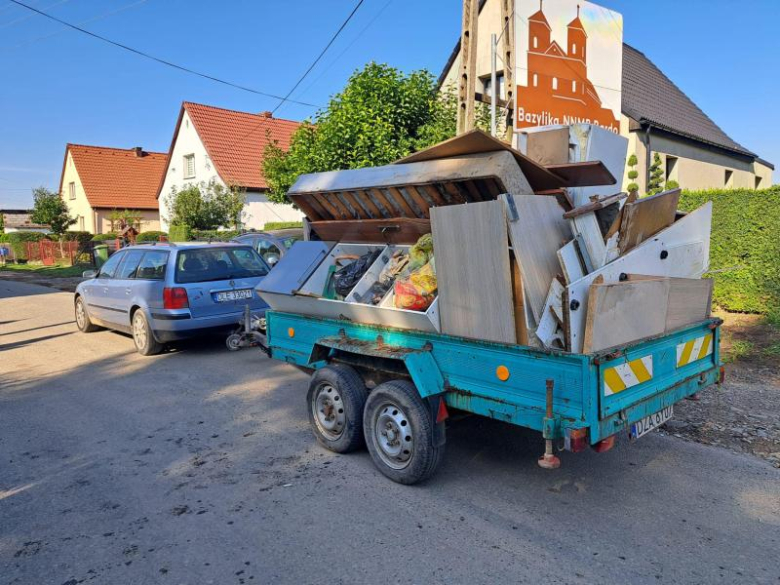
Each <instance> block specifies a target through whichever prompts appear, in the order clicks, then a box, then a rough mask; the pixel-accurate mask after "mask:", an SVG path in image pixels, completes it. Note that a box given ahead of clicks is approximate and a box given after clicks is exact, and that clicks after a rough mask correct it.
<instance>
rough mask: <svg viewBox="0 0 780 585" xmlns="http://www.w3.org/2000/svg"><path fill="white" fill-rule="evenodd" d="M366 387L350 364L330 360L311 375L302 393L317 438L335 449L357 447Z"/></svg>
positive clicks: (337, 450)
mask: <svg viewBox="0 0 780 585" xmlns="http://www.w3.org/2000/svg"><path fill="white" fill-rule="evenodd" d="M367 395H368V389H367V388H366V385H365V384H364V383H363V378H361V377H360V374H358V373H357V372H356V371H355V370H354V369H353V368H351V367H349V366H346V365H343V364H332V365H329V366H325V367H324V368H321V369H319V370H317V371H316V372H315V373H314V375H313V376H312V377H311V382H310V383H309V392H308V393H307V395H306V405H307V411H308V413H309V425H310V426H311V430H312V432H313V433H314V436H315V437H316V438H317V441H318V442H319V443H320V444H321V445H322V446H323V447H325V448H326V449H329V450H330V451H334V452H336V453H349V452H350V451H356V450H357V449H361V448H362V447H363V446H364V444H365V440H364V439H363V407H364V406H365V404H366V396H367Z"/></svg>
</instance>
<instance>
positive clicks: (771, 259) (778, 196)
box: [680, 186, 780, 315]
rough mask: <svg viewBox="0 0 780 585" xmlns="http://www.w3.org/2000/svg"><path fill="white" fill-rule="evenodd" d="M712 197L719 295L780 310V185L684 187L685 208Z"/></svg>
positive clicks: (753, 308) (735, 304)
mask: <svg viewBox="0 0 780 585" xmlns="http://www.w3.org/2000/svg"><path fill="white" fill-rule="evenodd" d="M707 201H712V240H711V244H710V270H711V271H715V270H722V272H717V273H715V274H714V275H713V277H714V278H715V293H714V301H715V302H716V303H717V304H718V305H719V306H721V307H723V308H724V309H726V310H729V311H736V312H745V313H761V314H770V315H772V314H778V313H780V261H779V259H780V186H775V187H771V188H769V189H764V190H761V191H753V190H749V189H731V190H723V191H721V190H711V191H684V192H683V193H682V197H681V198H680V209H682V210H685V211H691V210H693V209H696V208H697V207H699V206H700V205H702V204H704V203H705V202H707Z"/></svg>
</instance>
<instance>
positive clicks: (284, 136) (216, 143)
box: [157, 102, 303, 229]
mask: <svg viewBox="0 0 780 585" xmlns="http://www.w3.org/2000/svg"><path fill="white" fill-rule="evenodd" d="M298 126H300V123H299V122H294V121H292V120H284V119H281V118H274V117H272V115H271V113H270V112H264V113H260V114H253V113H249V112H239V111H236V110H228V109H225V108H217V107H214V106H207V105H203V104H195V103H192V102H184V103H182V105H181V109H180V110H179V118H178V120H177V122H176V128H175V130H174V134H173V140H172V141H171V147H170V150H169V151H168V164H167V167H166V169H165V173H164V175H163V177H162V180H161V181H160V184H159V188H158V191H157V197H158V199H159V202H160V211H161V219H162V225H163V229H167V227H168V219H169V218H168V217H167V216H168V215H169V213H168V201H169V198H170V196H171V193H172V192H173V191H174V190H176V191H180V190H182V189H184V188H187V187H189V186H192V185H197V186H200V187H205V186H207V185H208V184H209V183H210V182H212V181H213V182H215V183H217V184H221V185H223V186H228V185H232V186H236V187H240V188H242V189H245V190H246V193H247V202H246V207H245V209H244V217H243V218H242V219H243V223H244V227H245V228H248V229H263V227H264V226H265V224H266V223H268V222H273V221H300V220H301V218H302V217H303V215H302V214H301V213H300V212H299V211H298V210H297V209H294V208H293V207H292V206H291V205H280V204H277V203H271V202H270V201H269V200H268V197H267V196H266V193H267V192H268V184H267V183H266V181H265V177H263V168H262V167H263V157H264V155H265V149H266V146H267V145H268V144H269V143H276V144H277V145H278V146H279V147H280V148H282V149H285V150H286V149H287V148H289V146H290V140H291V139H292V135H293V133H294V132H295V130H296V129H297V128H298Z"/></svg>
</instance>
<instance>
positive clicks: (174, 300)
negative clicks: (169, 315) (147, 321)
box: [163, 287, 190, 309]
mask: <svg viewBox="0 0 780 585" xmlns="http://www.w3.org/2000/svg"><path fill="white" fill-rule="evenodd" d="M189 306H190V300H189V299H188V298H187V289H186V288H181V287H176V288H164V289H163V308H165V309H186V308H187V307H189Z"/></svg>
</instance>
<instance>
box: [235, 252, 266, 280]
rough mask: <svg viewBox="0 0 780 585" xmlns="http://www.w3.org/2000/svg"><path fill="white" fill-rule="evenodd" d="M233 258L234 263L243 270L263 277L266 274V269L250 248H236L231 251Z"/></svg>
mask: <svg viewBox="0 0 780 585" xmlns="http://www.w3.org/2000/svg"><path fill="white" fill-rule="evenodd" d="M233 257H234V258H235V259H236V263H237V264H238V265H239V266H241V268H244V269H245V270H252V271H253V272H259V273H261V274H263V275H265V274H268V267H267V266H266V265H265V264H264V263H263V261H262V260H261V259H260V257H259V256H258V255H257V253H256V252H255V251H254V250H252V248H237V249H235V250H233Z"/></svg>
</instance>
